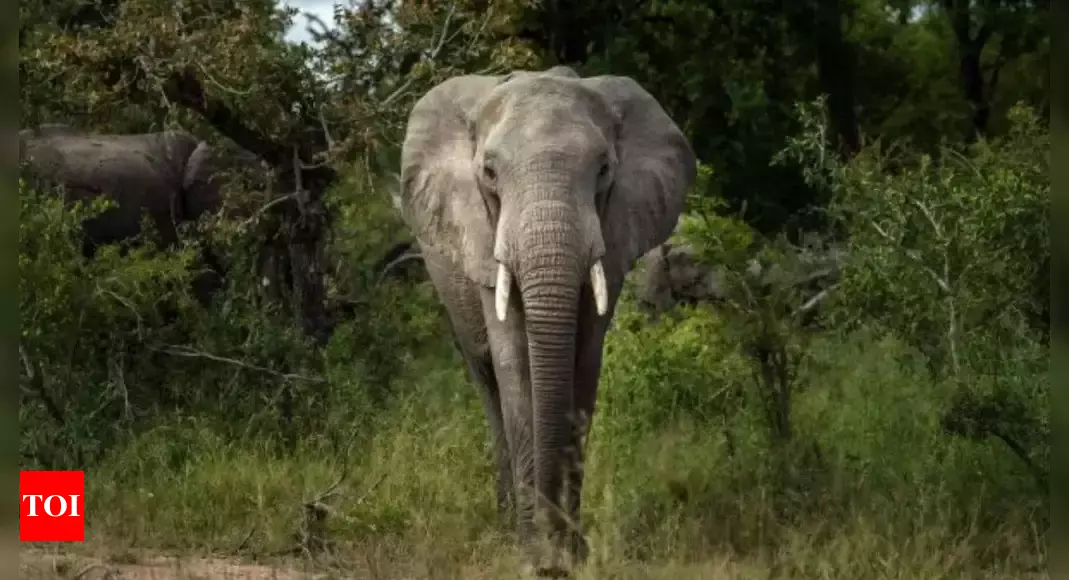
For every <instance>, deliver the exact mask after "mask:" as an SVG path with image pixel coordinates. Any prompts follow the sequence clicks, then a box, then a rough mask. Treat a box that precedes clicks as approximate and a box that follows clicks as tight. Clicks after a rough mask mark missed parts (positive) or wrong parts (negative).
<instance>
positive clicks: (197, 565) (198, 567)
mask: <svg viewBox="0 0 1069 580" xmlns="http://www.w3.org/2000/svg"><path fill="white" fill-rule="evenodd" d="M123 560H126V561H123ZM19 578H25V579H28V580H38V579H45V578H49V579H52V578H61V579H65V580H68V579H69V580H214V579H217V578H218V579H220V580H311V579H319V578H357V577H356V576H349V575H343V574H339V573H338V572H337V571H331V572H329V573H327V572H324V571H322V570H319V571H312V570H306V569H302V566H301V565H300V564H299V563H295V562H279V563H278V564H275V565H268V564H252V563H247V562H242V561H240V560H237V559H224V558H192V557H183V558H173V557H161V556H155V557H149V558H137V559H136V561H134V559H133V558H130V557H126V558H117V557H112V558H108V559H103V558H98V557H93V556H82V555H77V554H71V553H63V552H58V551H49V550H44V549H37V548H31V549H25V548H24V549H22V550H20V554H19Z"/></svg>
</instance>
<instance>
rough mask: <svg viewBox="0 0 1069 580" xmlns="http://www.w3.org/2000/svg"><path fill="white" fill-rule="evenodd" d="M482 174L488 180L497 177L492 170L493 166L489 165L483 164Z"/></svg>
mask: <svg viewBox="0 0 1069 580" xmlns="http://www.w3.org/2000/svg"><path fill="white" fill-rule="evenodd" d="M483 175H484V176H485V177H486V179H487V180H489V181H493V180H495V179H497V172H496V171H494V168H493V167H490V166H489V165H484V166H483Z"/></svg>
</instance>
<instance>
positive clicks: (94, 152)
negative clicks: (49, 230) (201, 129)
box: [24, 133, 195, 203]
mask: <svg viewBox="0 0 1069 580" xmlns="http://www.w3.org/2000/svg"><path fill="white" fill-rule="evenodd" d="M193 147H195V141H194V142H193ZM191 151H192V147H190V146H189V145H188V144H187V143H186V142H185V140H182V139H168V138H167V135H166V134H158V133H154V134H143V135H56V136H48V137H42V138H39V139H32V140H30V141H28V142H27V143H26V146H25V148H24V158H25V159H26V160H27V161H28V162H29V164H30V166H31V167H32V169H33V170H34V172H35V173H36V174H37V175H38V176H39V177H44V178H48V179H50V180H55V181H58V182H60V183H62V184H64V185H66V186H67V187H69V188H73V189H78V190H86V191H96V192H97V193H105V192H106V193H110V194H111V195H113V196H114V197H116V198H118V199H117V200H118V201H119V202H120V203H122V201H123V199H122V198H127V197H131V196H133V197H140V196H143V195H148V194H149V193H150V192H153V191H159V192H160V193H163V192H164V191H169V190H171V189H176V188H177V187H178V184H179V183H180V182H181V181H180V180H181V170H182V165H183V163H184V159H185V158H186V157H188V155H189V152H191ZM183 155H184V157H183Z"/></svg>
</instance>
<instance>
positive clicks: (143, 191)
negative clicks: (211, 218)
mask: <svg viewBox="0 0 1069 580" xmlns="http://www.w3.org/2000/svg"><path fill="white" fill-rule="evenodd" d="M19 153H20V161H22V162H24V163H25V164H26V166H25V167H26V169H27V174H28V176H29V177H30V179H31V181H32V182H33V183H34V184H35V185H36V186H38V187H45V188H49V189H51V187H52V186H55V185H62V186H63V190H64V195H65V198H66V199H67V200H68V201H75V200H82V201H88V200H89V199H91V198H94V197H97V196H100V195H107V196H109V197H110V198H112V199H113V200H114V201H115V202H116V204H117V206H118V207H114V208H111V209H109V210H107V211H106V212H104V213H102V214H100V215H98V216H96V217H94V218H92V219H90V220H86V222H85V224H84V227H85V238H84V242H83V253H84V254H85V255H86V257H91V256H92V255H93V254H94V253H95V250H96V247H97V246H99V245H101V244H108V243H115V242H120V241H124V240H128V239H130V238H133V237H135V236H137V235H138V234H140V233H141V216H142V214H143V212H144V213H147V214H148V216H149V217H150V218H151V219H152V221H153V222H154V224H155V226H156V228H157V230H158V231H159V234H160V237H161V241H162V242H163V245H164V246H165V247H172V246H174V245H175V244H176V243H177V242H178V239H179V231H178V228H177V224H179V223H181V222H186V221H193V220H196V219H198V218H199V217H200V216H202V215H204V214H206V213H209V212H212V211H215V210H216V209H218V208H219V207H221V205H222V197H221V195H220V188H221V186H222V184H223V179H222V177H223V176H222V174H223V172H224V171H225V170H228V169H231V168H254V167H256V166H258V164H259V160H258V158H256V156H254V155H252V154H251V153H248V152H245V151H240V152H237V153H231V152H226V153H224V152H223V150H221V149H219V148H216V147H213V146H212V145H210V144H208V143H207V142H203V141H199V140H198V139H197V138H195V137H194V136H192V135H190V134H188V133H185V132H182V131H163V132H158V133H142V134H129V135H115V134H92V133H89V132H86V131H82V130H80V129H77V128H74V127H69V126H66V125H62V124H48V125H42V126H41V127H39V128H37V129H25V130H23V131H21V132H20V133H19ZM203 257H204V258H205V261H206V262H207V263H208V265H209V266H210V268H211V269H212V270H213V272H209V273H206V274H205V275H202V276H200V277H198V279H197V281H196V282H195V283H194V286H195V294H197V296H198V298H199V299H201V301H202V302H203V301H206V300H207V299H209V297H210V295H211V294H213V293H214V292H215V290H216V289H217V288H218V286H219V283H220V282H221V278H222V273H221V270H222V266H221V265H220V264H219V261H218V259H217V258H216V257H215V256H214V254H213V253H212V252H211V251H210V250H207V249H206V250H205V251H204V254H203Z"/></svg>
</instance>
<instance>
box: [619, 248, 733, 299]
mask: <svg viewBox="0 0 1069 580" xmlns="http://www.w3.org/2000/svg"><path fill="white" fill-rule="evenodd" d="M639 264H640V267H639V268H636V269H638V270H640V272H641V273H640V275H639V277H638V280H637V284H636V285H635V298H636V303H637V305H638V307H639V310H641V311H642V312H645V313H646V314H649V315H652V316H656V315H659V314H661V313H663V312H665V311H667V310H670V309H671V308H673V307H674V306H676V305H677V304H698V303H700V302H717V301H720V300H723V299H724V298H726V297H727V288H725V285H724V279H723V272H721V271H719V270H718V269H717V268H711V267H708V266H705V265H704V264H701V263H700V262H699V261H698V259H697V257H696V256H695V251H694V247H693V246H692V245H690V244H668V243H665V244H661V245H660V246H658V247H656V248H654V249H652V250H650V251H649V252H647V253H646V255H644V256H643V257H642V258H641V259H640V260H639Z"/></svg>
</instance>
